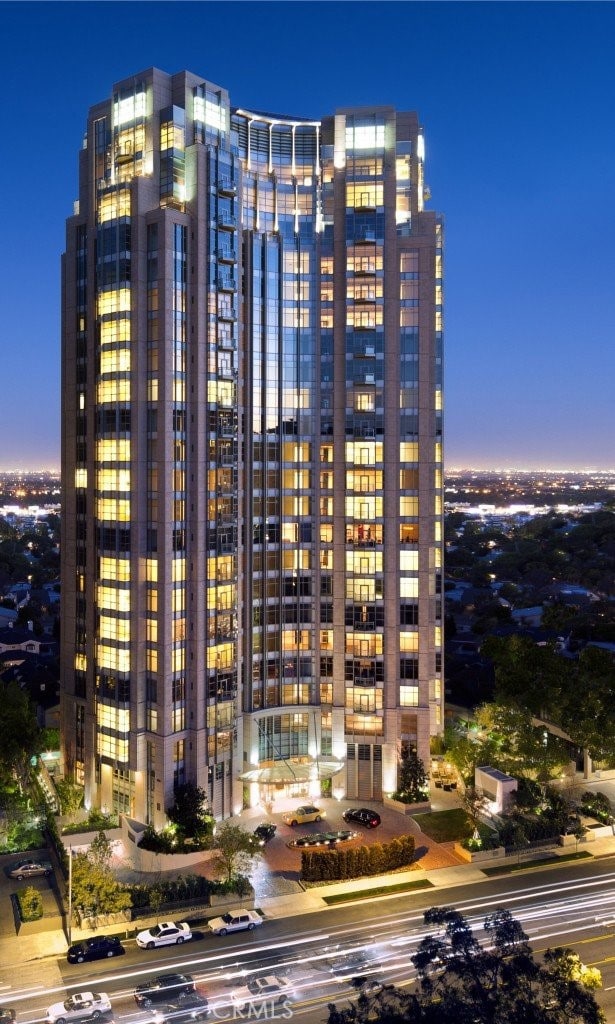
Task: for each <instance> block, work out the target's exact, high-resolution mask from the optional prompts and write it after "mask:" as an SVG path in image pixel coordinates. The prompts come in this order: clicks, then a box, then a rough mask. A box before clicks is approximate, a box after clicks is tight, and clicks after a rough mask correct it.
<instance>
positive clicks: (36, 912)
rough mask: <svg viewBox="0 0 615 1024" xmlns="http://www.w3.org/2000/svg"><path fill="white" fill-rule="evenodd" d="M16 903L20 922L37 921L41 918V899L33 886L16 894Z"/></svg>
mask: <svg viewBox="0 0 615 1024" xmlns="http://www.w3.org/2000/svg"><path fill="white" fill-rule="evenodd" d="M17 902H18V904H19V913H20V916H21V920H22V921H38V920H40V918H41V917H42V916H43V897H42V896H41V894H40V892H39V891H38V889H35V888H34V886H33V885H29V886H28V887H27V888H26V889H21V890H20V891H19V892H18V893H17Z"/></svg>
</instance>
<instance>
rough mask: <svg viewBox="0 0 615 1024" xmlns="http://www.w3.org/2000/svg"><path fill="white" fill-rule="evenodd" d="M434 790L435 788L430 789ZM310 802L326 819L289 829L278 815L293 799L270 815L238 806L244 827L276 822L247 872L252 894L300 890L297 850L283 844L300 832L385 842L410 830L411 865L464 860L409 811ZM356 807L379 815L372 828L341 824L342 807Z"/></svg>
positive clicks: (451, 801)
mask: <svg viewBox="0 0 615 1024" xmlns="http://www.w3.org/2000/svg"><path fill="white" fill-rule="evenodd" d="M438 792H439V791H436V793H438ZM445 796H446V797H450V799H449V800H447V801H446V806H447V807H448V806H458V805H459V801H458V800H457V799H456V797H455V794H448V793H447V794H445ZM434 802H435V803H437V804H438V806H437V807H436V806H434V808H433V809H434V810H443V809H445V808H444V801H443V798H442V797H435V795H434ZM316 803H317V805H318V807H321V808H322V809H323V810H324V811H326V818H325V819H324V820H323V821H321V822H319V823H316V822H313V823H311V824H309V825H297V826H296V827H295V828H292V827H291V826H290V825H285V824H284V822H283V821H282V814H283V813H284V811H285V810H289V809H291V808H292V807H296V806H299V804H300V801H299V800H288V801H284V802H282V801H280V802H279V807H280V809H279V810H276V813H274V814H270V815H267V814H265V812H264V811H263V810H262V809H261V808H256V809H251V810H249V811H244V812H243V813H242V814H241V816H240V818H241V824H242V825H243V826H244V827H245V828H255V827H256V825H258V824H259V823H260V822H261V821H272V822H274V824H275V825H276V826H277V832H276V834H275V836H274V838H273V839H271V840H270V841H269V842H268V843H267V844H266V846H264V847H263V857H262V860H261V861H260V862H259V864H258V865H257V866H256V868H255V869H254V871H253V872H252V883H253V885H254V889H255V892H256V895H257V897H260V898H263V897H266V896H283V895H287V894H289V893H292V892H297V891H299V890H300V889H301V885H300V883H299V874H300V869H301V850H297V849H294V848H292V847H289V846H288V843H290V842H291V840H293V839H296V838H297V837H298V836H300V835H310V834H313V833H315V832H324V831H329V830H330V831H337V830H338V829H348V828H352V829H353V831H356V832H357V839H356V840H353V842H354V843H355V844H356V845H358V844H360V843H364V844H367V845H370V844H371V843H385V842H388V841H389V840H390V839H395V838H397V836H400V835H413V836H414V841H415V844H416V854H415V867H416V868H417V870H425V871H433V870H435V869H436V868H445V867H454V866H457V865H459V864H462V863H464V862H463V861H462V860H461V859H460V858H459V857H457V856H456V855H455V853H454V852H453V844H452V843H436V842H435V841H434V840H433V839H430V838H429V836H426V835H425V834H424V833H423V832H421V830H420V828H419V826H418V825H417V823H416V821H415V820H414V818H412V817H411V816H410V815H403V814H400V813H399V811H396V810H394V809H393V808H391V807H384V806H383V805H382V804H380V803H377V802H375V801H373V802H372V801H357V800H334V799H322V798H320V799H318V800H317V801H316ZM286 804H288V807H286ZM440 804H442V805H443V806H440ZM358 806H360V807H369V808H371V809H372V810H374V811H377V812H378V814H379V815H380V817H381V819H382V820H381V824H380V825H379V826H378V828H373V829H368V828H362V827H361V826H357V825H355V824H354V823H348V824H347V823H346V822H345V821H344V819H343V817H342V814H343V812H344V810H346V808H348V807H358Z"/></svg>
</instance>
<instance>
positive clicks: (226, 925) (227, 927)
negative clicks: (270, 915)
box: [207, 910, 263, 935]
mask: <svg viewBox="0 0 615 1024" xmlns="http://www.w3.org/2000/svg"><path fill="white" fill-rule="evenodd" d="M262 923H263V919H262V917H261V916H260V914H258V913H257V912H256V910H235V911H234V912H233V913H232V914H230V913H229V914H223V915H222V917H212V919H211V921H208V922H207V927H208V928H209V930H210V932H213V934H214V935H226V934H227V932H242V931H249V932H251V931H252V930H253V929H254V928H257V927H258V926H259V925H261V924H262Z"/></svg>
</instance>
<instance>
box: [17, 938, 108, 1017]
mask: <svg viewBox="0 0 615 1024" xmlns="http://www.w3.org/2000/svg"><path fill="white" fill-rule="evenodd" d="M125 952H126V950H125V949H124V947H123V946H122V943H121V942H120V940H119V939H118V938H117V936H116V935H94V936H92V938H91V939H84V940H83V942H76V943H75V944H74V945H73V946H69V947H68V952H67V954H66V959H67V960H68V962H69V964H82V963H86V962H87V961H89V960H104V959H105V957H112V956H123V954H124V953H125ZM0 1024H1V1022H0Z"/></svg>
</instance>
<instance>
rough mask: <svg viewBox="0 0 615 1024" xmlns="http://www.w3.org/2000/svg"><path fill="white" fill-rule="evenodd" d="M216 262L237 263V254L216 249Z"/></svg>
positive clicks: (231, 250) (230, 250) (232, 250)
mask: <svg viewBox="0 0 615 1024" xmlns="http://www.w3.org/2000/svg"><path fill="white" fill-rule="evenodd" d="M218 260H219V262H220V263H237V253H236V252H235V250H234V249H225V248H220V249H218Z"/></svg>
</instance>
